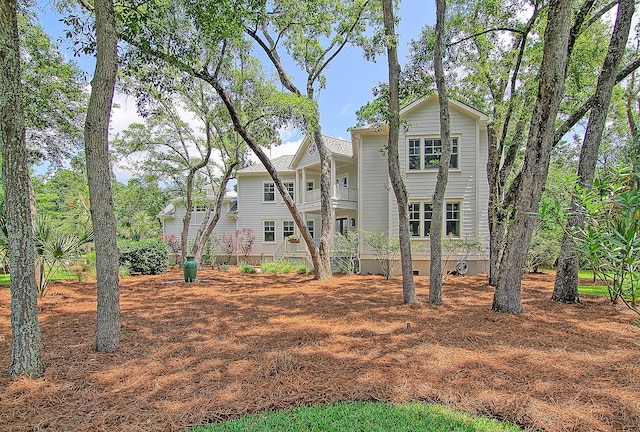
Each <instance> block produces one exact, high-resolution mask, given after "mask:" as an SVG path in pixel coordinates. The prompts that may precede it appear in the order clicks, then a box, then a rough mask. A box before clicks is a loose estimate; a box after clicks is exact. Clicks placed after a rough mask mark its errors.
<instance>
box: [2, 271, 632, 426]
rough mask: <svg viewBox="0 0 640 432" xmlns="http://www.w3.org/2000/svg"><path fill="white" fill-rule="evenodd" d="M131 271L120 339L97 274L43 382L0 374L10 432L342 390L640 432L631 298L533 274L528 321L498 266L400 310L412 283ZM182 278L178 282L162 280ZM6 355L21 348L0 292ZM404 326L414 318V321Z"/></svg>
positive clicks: (64, 299) (422, 288) (64, 322)
mask: <svg viewBox="0 0 640 432" xmlns="http://www.w3.org/2000/svg"><path fill="white" fill-rule="evenodd" d="M198 277H199V278H201V279H203V280H204V281H202V282H197V283H192V284H187V283H182V282H175V281H178V280H180V279H181V274H180V270H178V269H174V270H171V271H169V272H167V273H165V274H163V275H159V276H137V277H131V278H127V279H123V280H122V281H121V309H122V317H121V318H122V340H121V345H120V347H119V348H118V350H117V351H116V352H115V353H114V354H99V353H96V352H95V350H94V344H95V320H96V319H95V308H96V304H95V298H96V295H95V284H94V283H79V282H62V283H54V284H52V285H51V286H50V288H49V292H48V294H47V296H46V297H45V298H44V299H41V300H40V303H39V304H40V323H41V327H42V336H43V355H44V361H45V363H46V366H47V370H46V372H45V374H44V376H43V377H41V378H38V379H24V378H11V377H8V376H7V375H6V374H2V376H0V430H3V431H31V430H52V431H65V430H73V431H100V430H105V431H107V430H108V431H168V430H176V431H178V430H183V429H185V428H188V427H191V426H196V425H199V424H203V423H207V422H218V421H222V420H227V419H232V418H236V417H238V416H242V415H244V414H247V413H258V412H263V411H268V410H278V409H281V408H289V407H295V406H299V405H301V404H320V403H325V402H336V401H355V400H384V401H393V402H399V403H400V402H406V401H426V402H436V403H441V404H444V405H447V406H450V407H453V408H457V409H461V410H465V411H469V412H472V413H479V414H484V415H488V416H493V417H496V418H500V419H507V420H510V421H513V422H516V423H518V424H520V425H522V426H524V427H528V428H533V429H536V430H538V429H539V430H546V431H569V430H571V431H573V430H584V431H623V430H624V431H640V373H639V372H640V347H639V345H638V344H639V343H640V328H638V327H637V326H636V325H634V322H635V321H636V320H637V319H638V317H637V316H635V315H634V314H633V313H631V312H629V311H628V310H626V309H625V308H624V307H623V306H612V305H610V304H609V303H608V301H607V300H606V299H604V298H594V297H584V298H583V301H584V303H583V304H581V305H562V304H556V303H553V302H551V301H550V300H549V299H550V296H551V291H550V290H549V287H550V286H551V285H552V284H553V275H549V274H541V275H532V276H529V277H527V279H526V280H525V281H524V282H523V292H522V299H523V305H524V307H525V309H526V311H527V313H526V314H525V315H521V316H512V315H501V314H495V313H493V312H491V301H492V297H493V289H492V288H491V287H489V286H488V285H487V282H486V276H485V277H482V276H477V277H468V276H467V277H463V278H457V277H449V278H447V280H446V282H445V286H444V290H443V293H444V295H443V300H444V305H443V306H440V307H433V306H430V305H428V304H426V303H424V302H426V299H427V293H428V279H427V278H426V277H416V286H417V291H418V295H419V298H420V299H421V300H422V301H423V303H421V304H420V305H418V306H407V305H403V304H402V293H401V281H400V279H392V280H390V281H387V280H384V279H383V278H382V277H380V276H342V275H337V276H336V277H334V278H333V279H331V280H330V281H314V280H312V277H311V276H300V275H269V274H254V275H245V274H242V273H239V272H238V271H237V270H236V269H235V268H232V269H231V270H229V271H222V270H209V269H207V270H203V269H200V270H199V272H198ZM168 281H174V282H175V283H166V282H168ZM0 311H1V312H0V362H1V364H2V365H4V366H2V367H6V365H8V363H9V359H10V344H11V338H10V321H9V320H10V318H9V316H10V313H9V292H8V288H6V287H3V288H0ZM408 324H409V325H408Z"/></svg>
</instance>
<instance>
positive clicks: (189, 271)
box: [183, 256, 198, 282]
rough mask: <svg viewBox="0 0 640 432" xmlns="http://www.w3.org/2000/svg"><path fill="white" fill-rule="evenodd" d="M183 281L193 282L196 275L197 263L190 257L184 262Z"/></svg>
mask: <svg viewBox="0 0 640 432" xmlns="http://www.w3.org/2000/svg"><path fill="white" fill-rule="evenodd" d="M183 268H184V281H185V282H195V280H196V274H197V273H198V263H197V262H196V260H194V259H193V257H192V256H188V257H187V260H186V261H185V262H184V265H183Z"/></svg>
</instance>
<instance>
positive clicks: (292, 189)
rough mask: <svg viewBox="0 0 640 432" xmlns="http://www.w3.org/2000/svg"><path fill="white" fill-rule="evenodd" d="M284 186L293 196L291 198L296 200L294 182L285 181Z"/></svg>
mask: <svg viewBox="0 0 640 432" xmlns="http://www.w3.org/2000/svg"><path fill="white" fill-rule="evenodd" d="M284 187H285V189H287V191H288V192H289V196H290V197H291V199H292V200H295V198H294V194H293V191H294V186H293V182H284Z"/></svg>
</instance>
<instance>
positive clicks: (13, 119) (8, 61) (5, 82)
mask: <svg viewBox="0 0 640 432" xmlns="http://www.w3.org/2000/svg"><path fill="white" fill-rule="evenodd" d="M20 79H21V72H20V49H19V38H18V18H17V4H16V2H15V1H14V0H9V1H3V2H2V3H0V89H2V91H0V147H1V149H2V182H3V186H4V191H5V202H4V214H5V217H6V227H7V237H8V254H9V273H10V274H11V286H10V289H11V342H12V345H11V363H10V364H9V367H8V369H7V373H8V374H10V375H25V376H30V377H36V376H40V375H42V373H43V372H44V368H45V367H44V363H43V362H42V343H41V337H40V325H39V324H38V303H37V287H36V278H35V244H34V241H33V227H32V214H31V208H30V199H29V196H30V194H29V191H30V189H31V187H30V179H29V170H28V167H27V148H26V145H25V120H24V106H23V95H22V85H21V82H20Z"/></svg>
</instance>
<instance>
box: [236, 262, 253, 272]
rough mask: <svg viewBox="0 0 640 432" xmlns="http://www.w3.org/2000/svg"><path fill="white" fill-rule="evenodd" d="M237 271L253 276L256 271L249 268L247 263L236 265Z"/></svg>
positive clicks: (251, 267)
mask: <svg viewBox="0 0 640 432" xmlns="http://www.w3.org/2000/svg"><path fill="white" fill-rule="evenodd" d="M238 270H239V271H240V273H249V274H253V273H255V272H256V269H255V268H253V266H250V265H249V264H247V263H240V265H238Z"/></svg>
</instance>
